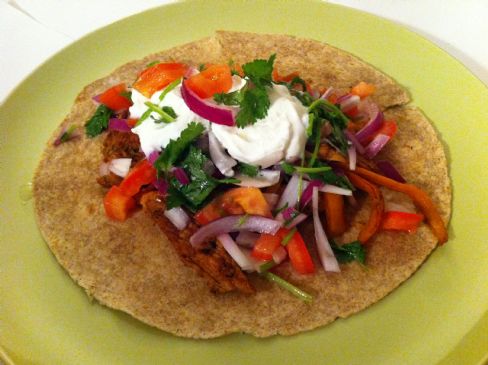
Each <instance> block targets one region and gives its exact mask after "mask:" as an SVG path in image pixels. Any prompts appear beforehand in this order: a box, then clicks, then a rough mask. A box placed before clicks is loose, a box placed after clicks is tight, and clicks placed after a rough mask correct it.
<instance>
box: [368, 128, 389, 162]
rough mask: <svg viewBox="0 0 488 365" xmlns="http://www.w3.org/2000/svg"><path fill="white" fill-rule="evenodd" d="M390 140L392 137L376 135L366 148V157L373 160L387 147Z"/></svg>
mask: <svg viewBox="0 0 488 365" xmlns="http://www.w3.org/2000/svg"><path fill="white" fill-rule="evenodd" d="M390 138H391V137H390V136H388V135H386V134H382V133H380V134H378V135H376V136H375V137H374V138H373V140H372V141H371V142H370V144H368V145H367V146H366V149H365V152H364V155H365V156H366V157H367V158H373V157H374V156H376V155H377V154H378V153H379V152H380V151H381V149H382V148H383V147H385V146H386V144H387V143H388V141H389V140H390Z"/></svg>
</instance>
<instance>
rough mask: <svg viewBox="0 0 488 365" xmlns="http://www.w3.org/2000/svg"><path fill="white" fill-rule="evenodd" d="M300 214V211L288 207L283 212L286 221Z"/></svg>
mask: <svg viewBox="0 0 488 365" xmlns="http://www.w3.org/2000/svg"><path fill="white" fill-rule="evenodd" d="M297 213H298V210H296V209H295V208H294V207H288V208H286V209H285V210H284V211H283V213H282V214H283V218H284V219H286V220H289V219H292V218H293V215H296V214H297Z"/></svg>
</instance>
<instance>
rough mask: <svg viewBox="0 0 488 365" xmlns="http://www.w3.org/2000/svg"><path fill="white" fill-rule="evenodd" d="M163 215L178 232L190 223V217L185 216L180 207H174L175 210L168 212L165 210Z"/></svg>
mask: <svg viewBox="0 0 488 365" xmlns="http://www.w3.org/2000/svg"><path fill="white" fill-rule="evenodd" d="M164 215H165V216H166V218H168V219H169V220H170V221H171V223H173V224H174V226H175V227H176V228H178V229H179V230H180V231H181V230H182V229H185V228H186V226H187V225H188V223H189V222H190V217H188V214H186V212H185V211H184V210H183V209H182V208H180V207H176V208H171V209H169V210H165V211H164Z"/></svg>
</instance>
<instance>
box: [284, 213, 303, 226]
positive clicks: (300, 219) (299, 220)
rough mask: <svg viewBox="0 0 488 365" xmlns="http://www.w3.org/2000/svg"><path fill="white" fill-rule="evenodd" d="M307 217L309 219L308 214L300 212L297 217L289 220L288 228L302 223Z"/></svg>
mask: <svg viewBox="0 0 488 365" xmlns="http://www.w3.org/2000/svg"><path fill="white" fill-rule="evenodd" d="M305 219H307V215H306V214H303V213H300V214H298V215H297V216H296V217H295V218H293V219H292V220H291V221H289V222H287V224H286V228H288V229H291V228H293V227H296V226H298V225H299V224H300V223H302V222H303V221H304V220H305Z"/></svg>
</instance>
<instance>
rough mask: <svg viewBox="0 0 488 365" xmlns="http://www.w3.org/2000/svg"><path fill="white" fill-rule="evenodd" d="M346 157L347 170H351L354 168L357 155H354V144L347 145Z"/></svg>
mask: <svg viewBox="0 0 488 365" xmlns="http://www.w3.org/2000/svg"><path fill="white" fill-rule="evenodd" d="M347 157H348V159H349V170H351V171H354V170H356V162H357V155H356V147H354V145H351V146H349V147H348V149H347Z"/></svg>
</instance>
